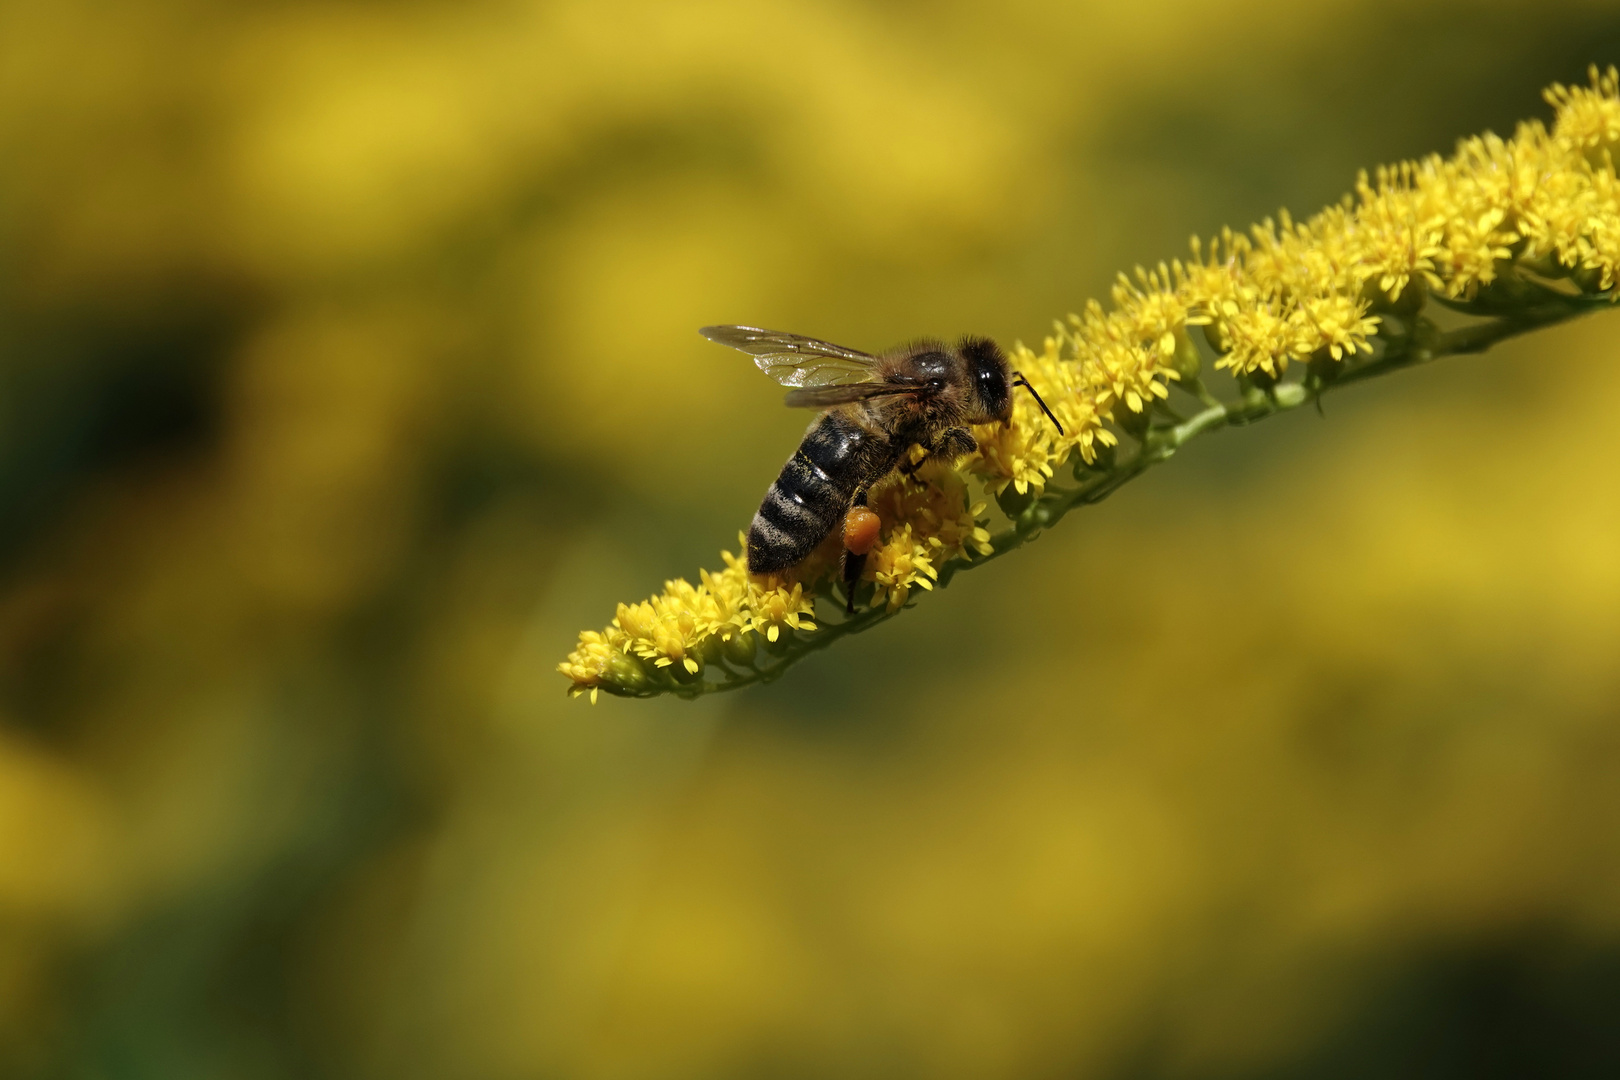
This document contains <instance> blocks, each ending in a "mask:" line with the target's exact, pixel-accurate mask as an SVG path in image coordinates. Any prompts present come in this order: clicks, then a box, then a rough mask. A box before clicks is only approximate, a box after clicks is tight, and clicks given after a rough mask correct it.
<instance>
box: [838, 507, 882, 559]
mask: <svg viewBox="0 0 1620 1080" xmlns="http://www.w3.org/2000/svg"><path fill="white" fill-rule="evenodd" d="M882 527H883V519H881V518H879V517H878V516H877V515H876V514H874V513H873V512H872V511H870V510H868V509H867V508H866V507H864V506H856V507H852V508H851V509H850V511H849V513H847V514H845V515H844V547H845V548H846V549H847V550H849V551H850V552H851V553H852V554H855V555H865V554H866V553H867V552H868V551H871V550H872V548H873V546H874V545H875V544H877V539H878V530H879V529H881V528H882Z"/></svg>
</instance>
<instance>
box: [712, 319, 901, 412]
mask: <svg viewBox="0 0 1620 1080" xmlns="http://www.w3.org/2000/svg"><path fill="white" fill-rule="evenodd" d="M698 333H700V334H702V335H703V336H704V337H706V338H708V339H709V340H710V341H713V342H718V343H719V344H721V345H729V346H731V347H732V348H733V349H738V350H740V351H742V352H745V353H747V354H748V355H749V356H752V357H753V358H754V363H755V364H756V365H758V367H759V370H761V371H763V372H764V373H765V374H767V375H769V376H770V377H771V378H773V379H775V380H776V381H777V382H779V383H781V384H782V385H783V386H846V385H850V384H854V383H864V382H870V381H872V379H873V378H874V374H875V373H874V371H873V368H874V366H875V365H876V364H877V357H875V356H872V355H870V354H868V353H863V352H858V351H857V350H855V349H846V348H844V347H843V346H842V345H834V344H833V343H832V342H830V341H821V340H818V339H817V338H812V337H805V336H804V335H803V334H789V333H786V332H784V331H781V330H762V329H760V328H759V327H757V326H705V327H702V328H701V329H700V330H698ZM851 400H853V399H851Z"/></svg>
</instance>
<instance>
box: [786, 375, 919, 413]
mask: <svg viewBox="0 0 1620 1080" xmlns="http://www.w3.org/2000/svg"><path fill="white" fill-rule="evenodd" d="M927 390H928V384H927V383H924V382H918V381H915V380H911V379H907V380H903V381H902V380H900V379H894V380H890V381H888V382H866V383H838V384H835V385H830V386H802V387H800V388H799V389H797V390H789V391H788V395H787V399H786V400H785V401H784V402H783V404H785V405H786V406H787V407H788V408H790V409H830V408H832V407H833V406H834V405H848V404H849V403H850V402H852V401H866V400H869V399H871V398H878V397H893V396H895V395H896V394H921V393H925V392H926V391H927Z"/></svg>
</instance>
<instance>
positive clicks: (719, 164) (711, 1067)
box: [0, 0, 1620, 1078]
mask: <svg viewBox="0 0 1620 1080" xmlns="http://www.w3.org/2000/svg"><path fill="white" fill-rule="evenodd" d="M1617 55H1620V15H1617V14H1615V13H1614V12H1613V11H1612V10H1611V9H1610V8H1609V6H1608V5H1604V4H1599V3H1595V2H1594V3H1577V2H1574V0H1553V2H1549V3H1543V4H1539V5H1535V6H1534V7H1533V8H1531V7H1530V6H1529V5H1523V4H1510V3H1485V4H1469V5H1459V4H1443V3H1407V4H1394V3H1372V4H1357V5H1350V4H1345V3H1338V2H1332V0H1330V2H1326V3H1322V4H1317V5H1306V6H1301V5H1297V4H1290V5H1284V4H1281V3H1276V2H1274V0H1244V2H1240V3H1236V4H1231V3H1228V4H1212V3H1196V2H1192V0H1147V2H1144V3H1137V4H1132V5H1124V6H1122V5H1094V6H1085V5H1070V4H1061V3H1056V2H1052V0H1029V2H1022V3H1014V4H1007V5H996V6H990V5H968V4H942V5H927V6H925V5H915V4H904V3H892V2H891V3H868V4H835V5H823V4H780V5H750V4H742V3H735V2H729V3H728V2H716V3H710V4H655V3H648V2H646V0H621V2H607V3H604V2H600V0H598V2H594V3H583V2H569V0H559V2H551V3H489V4H436V3H409V4H406V3H397V4H383V3H360V2H349V3H337V4H323V5H315V4H287V3H264V4H245V5H244V4H237V5H226V4H211V3H206V2H202V0H149V2H147V3H144V4H141V5H134V6H129V5H125V6H117V5H105V4H98V3H92V2H88V0H83V2H81V0H68V2H65V3H44V2H41V0H13V2H12V3H10V4H8V5H6V6H4V7H0V524H3V525H4V526H5V527H4V528H3V529H0V558H3V560H4V562H3V571H4V577H3V583H0V719H3V728H0V1055H3V1059H4V1061H3V1071H4V1072H5V1073H6V1074H7V1075H16V1076H22V1077H56V1076H75V1077H126V1076H127V1077H145V1076H161V1077H191V1076H197V1077H202V1076H207V1077H219V1076H252V1077H281V1076H289V1077H290V1076H298V1077H307V1076H333V1077H372V1076H376V1077H384V1076H386V1077H390V1078H395V1077H405V1078H410V1077H424V1078H426V1077H435V1078H436V1077H457V1078H468V1077H471V1078H478V1077H488V1078H508V1077H510V1078H517V1077H534V1076H558V1077H581V1078H591V1077H608V1076H612V1077H648V1078H653V1077H658V1078H662V1077H698V1076H702V1077H713V1076H738V1077H742V1076H750V1077H751V1076H759V1075H792V1076H852V1075H855V1076H859V1075H874V1076H878V1075H881V1076H896V1075H916V1076H960V1077H991V1076H995V1077H1001V1076H1019V1077H1023V1076H1045V1075H1065V1076H1095V1077H1215V1076H1220V1077H1232V1076H1240V1077H1293V1076H1300V1077H1304V1076H1335V1077H1336V1076H1351V1075H1357V1076H1359V1075H1368V1074H1370V1073H1374V1072H1377V1073H1391V1072H1394V1073H1399V1072H1401V1071H1402V1070H1408V1071H1410V1072H1412V1073H1413V1074H1420V1075H1425V1076H1476V1075H1480V1074H1481V1073H1483V1072H1487V1071H1489V1070H1490V1069H1496V1070H1498V1072H1500V1073H1501V1074H1504V1075H1612V1074H1613V1073H1614V1072H1615V1070H1616V1068H1617V1067H1620V1040H1617V1039H1616V1038H1615V1036H1614V1028H1613V1025H1612V1017H1613V1013H1614V1010H1615V1008H1616V1007H1617V1006H1620V918H1617V916H1616V912H1617V911H1620V906H1617V901H1620V858H1617V856H1620V795H1617V794H1616V792H1617V791H1620V727H1617V726H1616V721H1617V720H1620V669H1617V667H1616V665H1615V662H1614V657H1615V656H1616V654H1617V647H1620V561H1617V560H1616V559H1615V556H1614V552H1615V550H1616V547H1615V540H1614V537H1615V535H1616V530H1617V528H1620V493H1617V492H1616V490H1615V488H1614V484H1613V483H1612V472H1613V470H1612V468H1611V463H1612V462H1613V461H1614V460H1615V459H1616V456H1617V455H1620V436H1617V435H1616V434H1615V430H1614V425H1613V424H1612V422H1611V421H1610V420H1609V417H1608V415H1607V406H1608V403H1609V401H1610V400H1611V398H1612V397H1613V395H1614V394H1615V393H1616V392H1617V391H1620V373H1617V372H1616V371H1615V370H1614V368H1613V365H1612V363H1610V362H1609V361H1610V359H1611V354H1612V352H1613V349H1612V345H1611V342H1612V340H1613V335H1614V334H1615V332H1616V329H1615V327H1616V324H1615V323H1614V322H1613V321H1611V318H1610V317H1609V316H1607V315H1600V316H1597V317H1594V318H1593V319H1590V320H1587V321H1584V322H1581V323H1578V324H1575V325H1572V326H1568V327H1563V328H1559V329H1556V330H1553V331H1547V332H1543V333H1541V334H1538V335H1536V336H1533V337H1531V338H1528V339H1525V340H1523V341H1520V342H1515V343H1512V344H1510V345H1507V346H1504V347H1500V348H1498V349H1497V350H1495V351H1493V352H1492V353H1491V354H1490V355H1488V356H1485V357H1481V358H1471V359H1467V360H1458V361H1449V362H1447V363H1446V364H1444V365H1442V366H1439V367H1435V368H1433V369H1429V370H1423V371H1414V372H1410V373H1406V374H1403V375H1401V376H1400V377H1398V378H1394V379H1390V380H1384V381H1383V382H1381V383H1379V384H1375V385H1369V386H1367V387H1365V388H1362V389H1359V390H1356V391H1354V392H1349V393H1346V394H1344V395H1341V396H1339V397H1337V398H1336V399H1333V400H1330V401H1329V402H1328V410H1327V415H1326V419H1325V421H1323V420H1320V419H1318V418H1316V417H1315V416H1307V415H1297V414H1296V415H1294V416H1292V417H1291V418H1289V419H1285V420H1278V421H1277V422H1276V423H1274V424H1268V425H1266V426H1265V427H1264V428H1261V429H1256V430H1254V431H1248V432H1235V433H1227V434H1223V435H1221V436H1219V437H1218V438H1215V439H1211V440H1209V441H1207V442H1205V443H1201V444H1200V445H1199V446H1197V447H1196V448H1193V449H1191V450H1189V452H1188V453H1187V454H1186V455H1184V456H1183V457H1180V458H1178V459H1177V461H1176V462H1175V463H1174V465H1173V466H1172V467H1171V468H1168V469H1164V470H1159V471H1158V472H1157V473H1156V474H1155V475H1153V476H1151V477H1149V478H1148V479H1145V480H1143V481H1142V482H1140V483H1138V484H1135V485H1133V486H1132V487H1131V488H1130V489H1128V490H1126V491H1125V492H1123V493H1121V494H1120V495H1118V496H1116V497H1115V498H1114V499H1113V500H1111V501H1110V502H1108V503H1107V504H1104V505H1102V506H1099V507H1095V508H1091V509H1088V510H1086V511H1084V512H1083V513H1081V514H1079V515H1077V517H1076V518H1075V519H1074V521H1073V522H1071V523H1070V525H1068V526H1067V527H1066V528H1065V529H1064V530H1061V531H1059V532H1055V533H1054V534H1052V535H1051V536H1049V537H1047V538H1045V539H1044V540H1043V541H1042V542H1041V543H1040V544H1038V545H1036V546H1035V547H1034V548H1032V549H1031V550H1030V551H1029V552H1027V553H1026V554H1025V555H1023V556H1021V558H1020V559H1018V560H1008V562H1007V563H1006V564H998V565H997V566H995V567H991V568H986V569H985V570H984V571H983V572H981V573H978V574H974V575H972V576H971V579H964V580H962V581H959V582H958V583H957V584H956V585H955V586H953V588H952V589H950V590H949V591H948V592H946V593H942V594H939V595H937V596H935V597H932V598H931V600H930V604H929V608H930V610H929V614H928V616H927V618H913V619H908V620H901V621H898V622H896V623H894V624H891V625H888V626H885V627H883V628H881V629H879V630H876V631H874V632H872V633H870V634H867V635H864V636H863V637H862V638H860V639H858V640H854V641H851V642H849V643H847V644H846V646H845V647H844V648H843V649H842V650H839V651H836V652H834V653H830V654H827V655H824V656H821V657H817V658H815V659H812V660H810V661H807V662H806V663H803V664H801V665H799V666H798V667H797V668H795V669H794V670H793V671H791V672H790V673H789V674H788V675H787V676H785V677H784V678H783V679H782V680H781V681H780V682H778V683H776V684H774V685H771V686H767V687H761V688H756V689H753V690H748V691H743V692H740V693H738V694H736V695H733V696H731V699H729V700H712V699H711V700H706V701H703V702H699V703H696V704H688V703H684V702H679V701H663V700H660V701H649V702H634V701H631V702H626V701H610V700H604V702H603V703H602V704H601V705H600V706H598V707H597V708H596V709H594V710H593V709H590V708H589V707H587V706H585V705H584V704H583V703H580V702H575V703H569V702H568V701H567V699H566V698H565V696H564V693H563V685H564V684H563V683H562V681H561V680H560V679H559V678H558V676H557V674H556V672H555V670H554V666H555V663H556V658H557V657H558V656H560V655H562V654H563V653H565V652H566V651H567V649H568V648H569V647H570V646H571V644H572V641H573V638H574V634H575V632H576V630H577V629H578V627H580V626H587V625H596V624H598V623H599V622H600V621H601V613H602V612H603V610H604V609H605V608H607V607H608V606H610V605H611V604H612V603H613V602H614V601H615V600H617V599H618V598H621V597H624V596H640V595H645V594H646V593H648V592H649V591H651V590H653V589H655V588H656V587H657V586H658V584H659V583H660V582H662V581H663V580H664V579H665V578H668V577H672V576H675V575H678V574H691V573H693V572H694V571H695V568H696V567H697V566H700V565H712V564H714V563H715V559H716V553H717V551H718V550H719V549H720V548H722V547H725V546H728V545H729V544H731V543H733V542H734V540H735V534H734V529H735V524H736V522H738V521H739V520H746V518H747V516H748V514H749V513H750V512H751V510H752V508H753V507H754V506H755V505H757V503H758V500H759V497H760V495H761V494H762V493H763V492H764V489H765V487H766V485H767V484H768V483H769V482H770V480H771V478H772V477H773V476H774V475H775V473H776V470H777V468H778V467H779V466H780V463H781V461H782V460H783V459H784V458H785V457H786V456H787V454H788V453H789V452H791V450H792V447H793V446H794V445H796V442H797V439H798V437H799V434H800V432H801V430H802V426H803V423H804V421H805V417H803V416H799V415H794V414H791V413H789V412H788V411H787V410H785V409H782V408H780V407H779V405H778V400H779V397H778V394H777V391H776V389H775V387H774V386H773V385H772V384H770V383H769V382H768V380H764V379H763V378H762V377H761V376H760V375H759V374H758V372H757V371H754V370H753V368H752V366H751V365H749V364H748V363H747V362H746V361H745V360H739V359H738V358H737V357H736V356H735V355H734V354H728V353H726V352H724V351H723V350H719V349H714V348H712V347H709V346H706V344H705V343H704V342H703V341H702V340H701V339H700V338H699V337H698V336H697V334H696V332H695V331H696V327H698V326H700V325H703V324H706V323H716V322H729V321H744V322H750V323H756V324H761V325H766V326H780V327H784V328H788V329H792V330H796V331H802V332H804V333H810V334H815V335H817V336H824V337H827V338H830V339H832V340H835V341H840V342H847V343H848V344H850V345H853V346H857V347H869V348H881V347H884V346H887V345H890V344H892V343H895V342H897V341H901V340H904V339H906V338H909V337H913V336H916V335H920V334H933V335H939V336H945V337H952V336H955V335H958V334H960V333H962V332H964V331H973V332H980V333H986V334H990V335H993V336H995V337H997V338H998V339H999V340H1001V341H1003V342H1004V343H1009V344H1010V343H1011V342H1012V341H1014V340H1016V339H1020V338H1022V339H1023V340H1026V341H1030V342H1035V341H1038V340H1039V338H1040V337H1041V336H1042V335H1043V334H1045V333H1046V332H1047V329H1048V327H1049V326H1050V325H1051V320H1052V318H1053V317H1054V316H1060V315H1062V314H1064V313H1066V312H1069V311H1073V310H1078V309H1079V308H1080V307H1081V305H1082V304H1083V303H1084V301H1085V299H1086V298H1087V297H1089V296H1095V295H1103V294H1105V293H1106V290H1107V287H1108V284H1109V282H1110V281H1111V280H1112V278H1113V275H1114V273H1115V271H1117V270H1119V269H1122V268H1126V267H1129V266H1130V265H1132V264H1134V263H1137V262H1149V261H1156V260H1157V259H1159V258H1161V257H1166V256H1170V255H1176V254H1180V253H1181V252H1182V251H1183V250H1184V245H1185V242H1186V237H1187V236H1188V234H1190V233H1193V232H1201V233H1204V234H1206V235H1207V234H1210V233H1212V232H1214V231H1216V230H1218V228H1219V227H1220V225H1222V224H1227V223H1230V224H1234V225H1238V226H1242V225H1245V224H1246V223H1248V222H1250V221H1253V220H1257V219H1259V218H1260V217H1262V216H1264V215H1265V214H1267V213H1269V212H1271V211H1273V210H1274V209H1275V208H1276V207H1277V206H1279V205H1283V204H1287V205H1289V206H1291V207H1293V208H1295V209H1296V210H1300V211H1305V212H1309V211H1312V210H1314V209H1316V208H1318V207H1320V206H1322V205H1324V204H1326V203H1328V202H1331V201H1332V200H1334V199H1335V198H1337V197H1338V196H1339V195H1340V194H1341V193H1342V192H1344V191H1346V190H1348V189H1349V187H1350V186H1351V184H1352V183H1353V180H1354V176H1355V173H1356V170H1357V169H1358V168H1361V167H1366V166H1371V165H1374V164H1376V163H1378V162H1382V161H1389V160H1395V159H1399V158H1402V157H1411V156H1416V155H1419V154H1423V153H1427V152H1429V151H1446V150H1448V149H1449V148H1450V146H1451V143H1452V141H1453V140H1454V139H1455V138H1457V137H1458V136H1461V135H1466V134H1471V133H1474V132H1476V131H1480V130H1483V129H1487V128H1492V129H1495V130H1497V131H1499V132H1506V131H1509V130H1511V127H1512V125H1513V123H1514V122H1515V121H1516V120H1518V119H1519V118H1521V117H1525V116H1531V115H1545V113H1546V108H1545V106H1544V105H1542V103H1541V102H1540V99H1539V91H1540V88H1541V87H1542V86H1544V85H1545V84H1547V83H1549V82H1553V81H1555V80H1558V81H1564V82H1582V81H1584V72H1585V70H1586V66H1587V64H1588V63H1591V62H1598V63H1601V64H1606V63H1609V62H1612V61H1613V60H1614V59H1615V58H1616V56H1617ZM694 431H696V432H713V433H714V435H713V437H711V438H694V436H693V434H692V433H693V432H694ZM1097 566H1111V567H1115V568H1117V569H1118V572H1117V573H1114V574H1110V575H1106V576H1104V575H1096V574H1091V575H1087V576H1085V577H1084V578H1082V577H1081V576H1080V575H1079V574H1078V573H1077V572H1076V571H1077V568H1080V567H1097ZM1099 580H1107V581H1109V582H1112V584H1107V585H1101V586H1100V585H1098V584H1097V583H1098V581H1099ZM1583 1070H1584V1071H1583Z"/></svg>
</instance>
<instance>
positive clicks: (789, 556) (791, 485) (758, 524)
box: [748, 412, 874, 574]
mask: <svg viewBox="0 0 1620 1080" xmlns="http://www.w3.org/2000/svg"><path fill="white" fill-rule="evenodd" d="M873 438H874V436H873V435H872V434H871V433H870V432H868V431H867V430H866V429H865V428H863V427H861V426H860V425H859V424H857V423H855V421H853V420H851V419H850V418H849V417H848V416H846V415H844V414H843V413H837V412H830V413H827V414H825V415H824V416H822V417H821V419H820V420H817V421H816V423H815V425H814V426H813V427H811V428H810V430H809V431H808V432H806V433H805V436H804V441H803V442H801V443H800V444H799V448H798V450H796V451H794V453H793V456H792V457H791V458H789V459H788V462H787V464H786V465H784V466H782V473H781V475H780V476H778V477H777V478H776V483H774V484H772V485H771V489H770V490H769V491H767V492H766V493H765V501H764V502H762V503H761V504H760V506H759V513H757V514H755V515H754V522H753V524H752V525H750V526H749V527H748V569H749V570H750V571H751V572H753V573H755V574H770V573H775V572H776V571H779V570H786V569H787V568H788V567H790V566H793V565H794V564H796V563H798V562H800V561H801V560H803V559H804V557H805V556H807V555H809V554H810V553H811V552H812V551H814V550H815V549H816V547H817V545H819V544H820V543H821V542H822V540H824V539H826V537H827V534H828V533H830V532H832V531H833V528H834V526H836V525H837V524H838V523H839V522H840V521H842V520H843V519H844V512H845V511H846V510H848V509H849V501H850V499H851V498H853V497H854V495H855V489H856V488H857V487H859V486H860V483H861V477H862V475H863V473H864V469H863V468H862V463H863V459H864V458H866V457H869V456H870V452H871V450H872V449H873V448H872V447H870V446H867V445H865V444H867V443H869V442H870V441H871V440H872V439H873Z"/></svg>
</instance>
